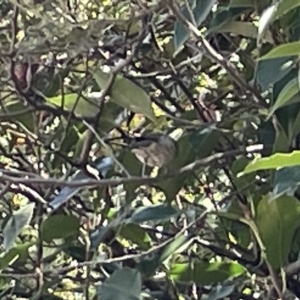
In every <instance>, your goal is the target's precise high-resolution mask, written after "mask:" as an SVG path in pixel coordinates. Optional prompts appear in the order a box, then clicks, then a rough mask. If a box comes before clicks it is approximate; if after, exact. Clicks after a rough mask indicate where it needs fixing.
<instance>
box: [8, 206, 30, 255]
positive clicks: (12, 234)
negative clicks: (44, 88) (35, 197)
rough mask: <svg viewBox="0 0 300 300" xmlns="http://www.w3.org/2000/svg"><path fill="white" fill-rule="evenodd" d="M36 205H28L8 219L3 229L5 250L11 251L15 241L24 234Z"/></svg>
mask: <svg viewBox="0 0 300 300" xmlns="http://www.w3.org/2000/svg"><path fill="white" fill-rule="evenodd" d="M34 208H35V203H30V204H27V205H25V206H23V207H21V208H20V209H19V210H17V211H15V212H14V213H13V214H12V216H11V217H10V218H9V219H8V221H7V222H6V224H5V227H4V228H3V247H4V249H5V250H9V249H11V248H12V247H13V246H14V243H15V240H16V238H17V237H18V235H19V234H20V233H21V232H22V230H23V228H24V227H25V226H26V225H28V224H29V222H30V220H31V218H32V215H33V211H34Z"/></svg>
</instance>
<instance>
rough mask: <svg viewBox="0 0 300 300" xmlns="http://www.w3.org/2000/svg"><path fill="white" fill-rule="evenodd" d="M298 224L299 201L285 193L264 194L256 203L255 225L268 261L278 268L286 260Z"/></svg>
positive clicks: (299, 221)
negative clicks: (275, 194)
mask: <svg viewBox="0 0 300 300" xmlns="http://www.w3.org/2000/svg"><path fill="white" fill-rule="evenodd" d="M299 225H300V203H299V201H298V200H297V199H296V198H294V197H290V196H287V195H282V196H279V197H277V198H275V199H274V198H270V195H267V196H265V197H264V198H263V199H262V200H261V201H260V202H259V204H258V207H257V213H256V226H257V228H258V231H259V234H260V238H261V239H262V242H263V244H264V246H265V248H266V250H265V251H266V257H267V260H268V262H269V263H270V264H271V265H272V266H273V268H275V269H276V270H278V269H279V268H281V267H282V266H283V265H284V264H285V263H286V261H287V258H288V254H289V252H290V249H291V244H292V239H293V236H294V233H295V231H296V229H297V227H298V226H299Z"/></svg>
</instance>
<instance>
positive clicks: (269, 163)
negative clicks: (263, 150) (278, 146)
mask: <svg viewBox="0 0 300 300" xmlns="http://www.w3.org/2000/svg"><path fill="white" fill-rule="evenodd" d="M297 165H300V151H293V152H292V153H275V154H273V155H271V156H269V157H263V158H257V159H255V160H253V161H252V162H251V163H249V164H248V165H247V167H246V168H245V169H244V171H243V172H241V173H240V174H238V176H243V175H245V174H249V173H252V172H256V171H260V170H269V169H277V168H280V167H292V166H297Z"/></svg>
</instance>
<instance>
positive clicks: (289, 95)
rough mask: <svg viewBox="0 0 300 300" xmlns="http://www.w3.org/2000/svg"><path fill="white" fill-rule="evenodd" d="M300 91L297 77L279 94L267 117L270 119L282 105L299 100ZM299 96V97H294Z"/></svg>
mask: <svg viewBox="0 0 300 300" xmlns="http://www.w3.org/2000/svg"><path fill="white" fill-rule="evenodd" d="M298 92H299V84H298V79H297V78H295V79H293V80H291V81H290V82H289V83H288V84H287V85H286V86H285V87H284V88H283V89H282V91H281V92H280V94H279V95H278V98H277V99H276V102H275V104H274V105H273V106H272V107H271V110H270V112H269V114H268V117H267V119H269V118H270V117H271V116H272V115H273V114H274V112H275V111H276V110H277V109H279V108H280V107H283V106H285V105H288V104H291V103H294V102H299V101H300V98H299V97H298ZM294 96H297V97H294Z"/></svg>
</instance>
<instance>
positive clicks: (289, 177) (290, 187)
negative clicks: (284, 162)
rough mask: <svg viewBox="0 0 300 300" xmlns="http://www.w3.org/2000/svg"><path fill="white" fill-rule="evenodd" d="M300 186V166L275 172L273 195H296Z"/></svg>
mask: <svg viewBox="0 0 300 300" xmlns="http://www.w3.org/2000/svg"><path fill="white" fill-rule="evenodd" d="M299 184H300V166H294V167H286V168H281V169H279V170H277V171H276V172H275V176H274V181H273V194H274V195H279V194H282V193H286V194H288V195H289V196H292V195H294V192H295V191H296V189H297V187H298V186H299Z"/></svg>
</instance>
